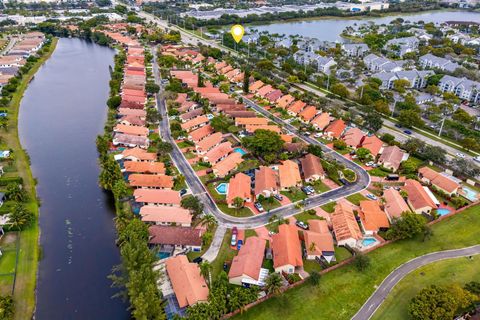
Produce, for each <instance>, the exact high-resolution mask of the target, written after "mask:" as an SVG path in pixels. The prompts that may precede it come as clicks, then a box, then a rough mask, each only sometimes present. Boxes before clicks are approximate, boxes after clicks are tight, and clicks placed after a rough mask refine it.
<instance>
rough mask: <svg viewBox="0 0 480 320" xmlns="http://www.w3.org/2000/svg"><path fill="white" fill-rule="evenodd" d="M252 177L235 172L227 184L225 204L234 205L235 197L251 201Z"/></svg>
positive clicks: (231, 206)
mask: <svg viewBox="0 0 480 320" xmlns="http://www.w3.org/2000/svg"><path fill="white" fill-rule="evenodd" d="M251 184H252V179H251V178H250V177H249V176H247V175H246V174H244V173H241V172H240V173H237V174H236V175H235V176H233V177H232V178H231V179H230V181H229V184H228V191H227V204H228V207H229V208H234V207H235V198H241V199H243V200H244V201H245V202H251V201H252V190H251Z"/></svg>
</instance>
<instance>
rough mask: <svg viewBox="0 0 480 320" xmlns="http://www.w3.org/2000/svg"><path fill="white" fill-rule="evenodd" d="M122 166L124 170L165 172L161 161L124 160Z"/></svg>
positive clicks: (152, 172) (151, 172) (153, 172)
mask: <svg viewBox="0 0 480 320" xmlns="http://www.w3.org/2000/svg"><path fill="white" fill-rule="evenodd" d="M124 166H125V171H126V172H133V173H150V174H165V165H164V164H163V162H139V161H125V162H124Z"/></svg>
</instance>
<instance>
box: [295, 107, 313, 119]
mask: <svg viewBox="0 0 480 320" xmlns="http://www.w3.org/2000/svg"><path fill="white" fill-rule="evenodd" d="M316 114H317V108H315V107H314V106H308V107H306V108H305V109H303V110H302V111H301V112H300V114H299V116H300V117H301V118H302V119H303V120H305V121H307V122H309V121H310V120H312V119H313V118H314V117H315V115H316Z"/></svg>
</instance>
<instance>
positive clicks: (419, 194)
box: [404, 179, 437, 214]
mask: <svg viewBox="0 0 480 320" xmlns="http://www.w3.org/2000/svg"><path fill="white" fill-rule="evenodd" d="M404 190H405V191H406V192H407V194H408V198H407V199H408V204H409V205H410V207H411V208H412V209H413V211H415V212H416V213H418V214H421V213H428V214H430V212H432V210H433V209H434V208H436V207H437V206H436V204H435V202H434V201H433V199H432V198H431V197H430V195H429V194H428V193H427V191H426V190H425V189H424V188H423V187H422V185H421V184H420V182H418V181H417V180H412V179H407V180H406V181H405V187H404Z"/></svg>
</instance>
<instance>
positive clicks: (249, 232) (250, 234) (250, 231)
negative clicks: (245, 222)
mask: <svg viewBox="0 0 480 320" xmlns="http://www.w3.org/2000/svg"><path fill="white" fill-rule="evenodd" d="M256 236H257V232H256V231H255V230H253V229H248V230H245V239H247V238H248V237H256Z"/></svg>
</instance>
